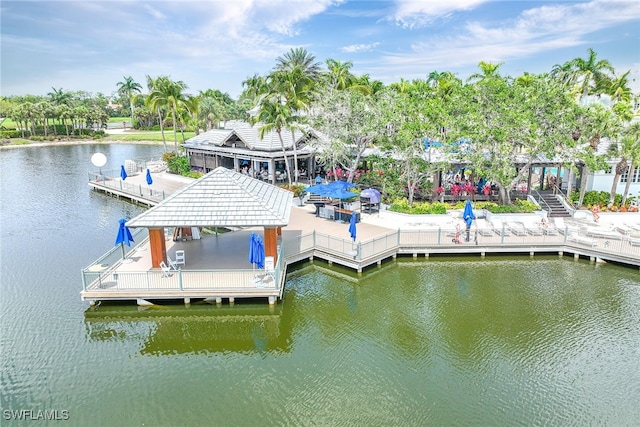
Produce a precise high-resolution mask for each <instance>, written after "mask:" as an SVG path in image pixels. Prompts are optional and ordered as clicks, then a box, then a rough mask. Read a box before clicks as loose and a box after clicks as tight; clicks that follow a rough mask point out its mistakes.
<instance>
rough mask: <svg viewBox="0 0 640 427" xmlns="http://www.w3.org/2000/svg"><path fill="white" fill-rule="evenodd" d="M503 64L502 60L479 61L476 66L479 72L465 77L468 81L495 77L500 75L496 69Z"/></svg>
mask: <svg viewBox="0 0 640 427" xmlns="http://www.w3.org/2000/svg"><path fill="white" fill-rule="evenodd" d="M503 64H504V62H499V63H497V64H494V63H493V62H484V61H480V62H479V63H478V68H480V71H481V72H480V73H474V74H472V75H470V76H469V78H468V79H467V81H468V82H472V81H474V80H475V81H482V80H487V79H493V78H496V77H500V74H498V69H499V68H500V67H501V66H502V65H503Z"/></svg>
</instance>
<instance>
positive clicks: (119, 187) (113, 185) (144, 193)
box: [89, 172, 167, 202]
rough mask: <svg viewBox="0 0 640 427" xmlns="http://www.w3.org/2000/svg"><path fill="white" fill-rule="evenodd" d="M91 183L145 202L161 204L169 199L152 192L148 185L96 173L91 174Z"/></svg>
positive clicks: (161, 192) (162, 192) (163, 193)
mask: <svg viewBox="0 0 640 427" xmlns="http://www.w3.org/2000/svg"><path fill="white" fill-rule="evenodd" d="M89 181H90V182H91V183H92V184H93V185H94V186H97V187H100V188H105V189H109V190H113V191H119V192H121V193H125V194H129V195H131V196H135V197H140V198H142V199H145V200H151V201H156V202H161V201H162V200H164V199H165V198H166V197H167V194H166V193H165V192H164V190H163V191H158V190H155V191H154V190H152V189H151V187H150V186H148V185H142V184H132V183H130V182H126V181H123V180H121V179H118V178H109V177H107V176H105V175H100V174H96V173H91V172H90V173H89Z"/></svg>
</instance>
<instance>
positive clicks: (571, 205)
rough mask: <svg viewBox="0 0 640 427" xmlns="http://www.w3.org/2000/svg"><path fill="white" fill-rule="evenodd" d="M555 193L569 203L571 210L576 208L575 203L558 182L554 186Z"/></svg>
mask: <svg viewBox="0 0 640 427" xmlns="http://www.w3.org/2000/svg"><path fill="white" fill-rule="evenodd" d="M553 194H555V195H557V196H560V198H561V199H562V202H563V203H564V204H565V205H567V206H568V207H569V209H571V210H574V211H575V210H576V207H575V206H574V205H573V203H571V200H569V198H568V197H567V196H566V194H564V193H563V192H562V189H561V188H560V187H558V185H557V184H554V186H553Z"/></svg>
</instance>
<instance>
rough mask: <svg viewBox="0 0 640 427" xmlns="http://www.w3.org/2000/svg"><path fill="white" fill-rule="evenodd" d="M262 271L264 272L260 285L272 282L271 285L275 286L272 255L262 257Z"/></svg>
mask: <svg viewBox="0 0 640 427" xmlns="http://www.w3.org/2000/svg"><path fill="white" fill-rule="evenodd" d="M264 272H265V273H266V274H265V275H264V277H263V279H262V283H261V285H262V286H266V285H271V283H273V286H274V287H275V280H276V276H275V272H276V270H275V260H274V258H273V257H272V256H266V257H264Z"/></svg>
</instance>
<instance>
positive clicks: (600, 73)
mask: <svg viewBox="0 0 640 427" xmlns="http://www.w3.org/2000/svg"><path fill="white" fill-rule="evenodd" d="M588 52H589V56H588V57H587V59H583V58H574V59H572V60H571V61H569V63H568V64H569V65H570V68H571V72H572V73H573V80H574V81H578V82H580V92H581V93H582V97H583V98H584V97H586V96H587V95H589V93H590V92H592V91H593V90H594V89H595V88H596V87H597V86H598V84H599V83H600V82H601V81H602V80H604V79H607V78H609V75H608V74H607V72H610V73H612V74H613V73H614V70H613V67H612V66H611V63H610V62H609V61H607V60H606V59H602V60H600V61H598V60H597V56H598V54H597V53H596V52H595V51H594V50H593V49H591V48H589V51H588Z"/></svg>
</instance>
